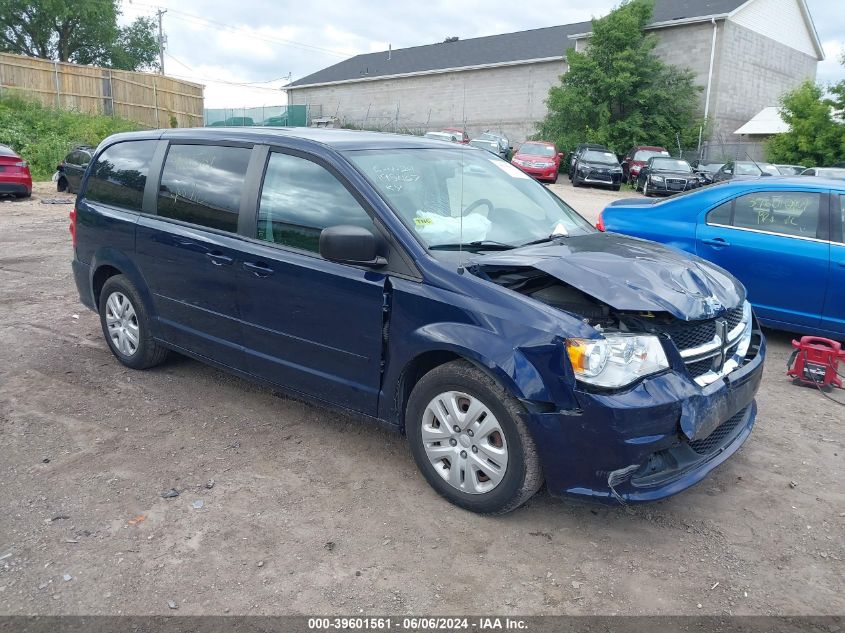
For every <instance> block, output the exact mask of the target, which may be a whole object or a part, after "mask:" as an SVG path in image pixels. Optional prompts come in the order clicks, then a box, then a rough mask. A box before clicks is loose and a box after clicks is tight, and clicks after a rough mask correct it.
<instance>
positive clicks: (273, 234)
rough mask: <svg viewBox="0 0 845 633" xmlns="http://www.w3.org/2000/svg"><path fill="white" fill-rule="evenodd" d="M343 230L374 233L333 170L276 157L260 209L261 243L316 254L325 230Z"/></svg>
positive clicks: (273, 156)
mask: <svg viewBox="0 0 845 633" xmlns="http://www.w3.org/2000/svg"><path fill="white" fill-rule="evenodd" d="M340 224H347V225H353V226H362V227H364V228H366V229H369V230H370V231H372V232H373V233H375V226H374V225H373V220H372V218H370V216H369V215H368V214H367V212H366V211H365V210H364V209H363V207H362V206H361V205H360V204H359V203H358V201H357V200H356V199H355V198H354V197H353V196H352V194H351V193H349V190H347V189H346V187H344V186H343V184H342V183H341V182H340V181H339V180H338V179H337V178H336V177H335V176H334V174H332V173H331V172H330V171H329V170H327V169H326V168H325V167H323V166H321V165H318V164H317V163H314V162H312V161H310V160H307V159H305V158H300V157H298V156H291V155H290V154H280V153H277V152H272V153H271V154H270V160H269V162H268V163H267V171H266V172H265V175H264V186H263V187H262V190H261V202H260V205H259V208H258V235H257V237H258V239H260V240H265V241H267V242H272V243H274V244H281V245H283V246H291V247H293V248H301V249H303V250H307V251H313V252H315V253H316V252H318V251H319V242H320V233H322V232H323V229H325V228H328V227H330V226H337V225H340Z"/></svg>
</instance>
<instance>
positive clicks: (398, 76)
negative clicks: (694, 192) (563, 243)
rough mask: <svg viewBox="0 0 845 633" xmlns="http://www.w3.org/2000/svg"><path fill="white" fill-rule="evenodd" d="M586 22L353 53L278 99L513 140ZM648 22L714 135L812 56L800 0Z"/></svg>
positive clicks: (668, 13) (813, 44)
mask: <svg viewBox="0 0 845 633" xmlns="http://www.w3.org/2000/svg"><path fill="white" fill-rule="evenodd" d="M590 28H591V24H590V23H589V22H581V23H577V24H568V25H564V26H553V27H548V28H542V29H533V30H530V31H520V32H517V33H506V34H503V35H493V36H489V37H479V38H473V39H467V40H458V41H452V42H443V43H438V44H430V45H426V46H415V47H411V48H404V49H397V50H392V51H384V52H379V53H370V54H366V55H357V56H355V57H352V58H351V59H348V60H345V61H343V62H340V63H338V64H335V65H334V66H330V67H328V68H325V69H323V70H320V71H318V72H316V73H313V74H311V75H309V76H307V77H304V78H302V79H299V80H297V81H295V82H293V83H292V84H290V85H289V86H288V87H287V88H286V90H287V95H288V103H290V104H306V105H310V106H319V108H320V109H321V111H322V114H323V115H324V116H337V117H338V118H340V119H343V120H345V121H350V122H353V123H357V124H359V125H369V126H372V125H382V126H385V127H388V126H390V125H391V124H392V123H394V122H397V123H398V127H418V128H425V129H432V130H433V129H439V128H441V127H446V126H454V125H458V126H460V125H461V123H462V121H464V120H465V121H466V126H467V129H468V130H469V132H470V134H475V133H478V132H480V131H483V130H485V129H493V130H497V131H498V130H501V131H504V132H506V133H507V134H508V135H509V136H510V137H511V138H512V139H513V140H515V141H521V140H523V139H525V138H526V137H527V136H529V135H531V134H533V133H534V131H535V126H536V124H537V122H538V121H540V120H542V119H543V117H544V116H545V114H546V106H545V99H546V97H547V96H548V92H549V88H550V87H551V86H553V85H556V84H557V83H558V82H559V77H560V75H562V74H563V73H565V72H566V70H567V65H566V61H565V52H566V49H567V48H569V47H571V46H575V47H577V49H578V50H581V49H583V47H584V46H585V45H586V43H587V41H588V39H589V36H590ZM648 28H649V30H651V31H652V32H654V33H655V34H656V35H657V37H658V46H657V49H656V53H657V54H658V55H659V56H660V57H661V58H662V59H664V60H665V61H666V62H668V63H672V64H675V65H677V66H680V67H683V68H689V69H690V70H692V71H693V72H694V74H695V77H696V81H697V83H698V84H699V85H700V86H701V87H702V92H701V104H700V110H701V112H702V113H704V112H705V110H706V113H707V115H708V117H709V118H710V120H711V121H712V123H713V135H714V136H718V137H720V138H722V139H725V140H733V139H732V138H731V135H732V132H733V131H734V130H736V129H737V128H739V127H740V126H741V125H742V124H743V123H745V122H746V121H748V120H749V119H750V118H751V117H753V116H754V115H755V114H756V113H757V112H759V111H760V110H761V109H762V108H764V107H766V106H773V105H777V103H778V99H779V98H780V96H781V95H782V94H783V93H784V92H786V91H787V90H790V89H792V88H794V87H796V86H797V85H799V84H800V83H801V82H802V81H804V80H805V79H814V78H815V75H816V64H817V62H818V61H819V60H821V59H823V52H822V48H821V44H820V43H819V39H818V35H817V33H816V30H815V27H814V25H813V21H812V18H811V16H810V13H809V10H808V8H807V5H806V2H805V0H656V1H655V7H654V17H653V20H652V23H651V24H650V25H649V27H648ZM643 142H647V139H644V140H643ZM625 149H626V148H617V150H618V151H624V150H625Z"/></svg>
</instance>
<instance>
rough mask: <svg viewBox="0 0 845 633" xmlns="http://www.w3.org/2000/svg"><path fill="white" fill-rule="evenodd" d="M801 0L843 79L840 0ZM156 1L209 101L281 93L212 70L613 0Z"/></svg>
mask: <svg viewBox="0 0 845 633" xmlns="http://www.w3.org/2000/svg"><path fill="white" fill-rule="evenodd" d="M667 1H672V0H667ZM807 1H808V4H809V7H810V10H811V12H812V14H813V17H814V19H815V22H816V27H817V29H818V31H819V36H820V38H821V40H822V41H823V42H824V43H825V50H826V51H827V55H828V59H827V60H826V61H825V62H823V63H822V64H820V65H819V72H818V76H819V80H824V81H838V80H840V79H843V78H845V69H843V67H842V66H841V65H840V64H839V63H838V55H837V51H838V48H839V47H841V45H842V43H843V42H842V33H845V14H843V12H842V11H841V2H842V0H807ZM147 2H151V0H132V1H131V2H130V0H124V2H123V5H122V7H123V9H124V18H123V19H124V21H129V20H131V19H133V18H135V17H137V16H138V15H152V14H154V11H155V6H154V5H152V4H148V3H147ZM157 2H158V4H159V5H160V6H162V8H166V9H167V10H168V12H167V13H166V14H165V16H164V25H165V31H166V33H167V38H168V42H167V52H168V57H167V58H166V59H165V69H166V70H167V72H168V74H171V73H174V74H178V75H180V76H185V77H190V78H193V79H194V80H195V81H198V82H200V83H204V84H205V85H206V86H207V88H206V103H207V104H208V106H209V107H224V106H225V107H234V106H239V105H253V104H254V105H271V104H274V105H280V104H282V103H284V94H283V93H281V92H280V91H279V90H278V87H279V86H281V85H283V84H284V83H286V81H284V80H279V81H276V82H269V83H262V84H256V85H255V86H253V87H246V86H233V85H231V84H225V83H215V82H216V81H219V80H221V79H225V80H226V81H230V82H234V83H247V82H268V80H272V79H279V78H283V77H286V76H287V75H288V73H290V75H291V77H292V78H293V79H297V78H300V77H304V76H305V75H309V74H311V73H313V72H315V71H317V70H320V69H321V68H325V67H326V66H330V65H331V64H335V63H337V62H339V61H341V60H343V59H345V58H346V57H350V56H352V55H355V54H358V53H369V52H374V51H380V50H386V49H387V47H388V45H392V46H393V48H394V49H396V48H404V47H408V46H419V45H422V44H431V43H434V42H440V41H443V39H444V38H445V37H447V36H458V37H460V38H462V39H466V38H470V37H479V36H483V35H494V34H497V33H507V32H510V31H519V30H525V29H532V28H539V27H545V26H552V25H557V24H568V23H572V22H580V21H585V20H589V19H591V18H592V17H596V16H599V15H603V14H605V13H607V11H609V10H610V9H611V8H613V6H614V5H616V4H618V2H617V1H614V0H596V1H594V2H591V3H583V4H582V3H577V4H575V3H560V2H558V3H553V4H551V5H548V4H531V3H522V4H520V5H519V8H518V10H515V9H514V3H513V0H464V1H462V2H454V1H452V0H429V1H428V2H424V3H393V4H389V5H387V4H384V3H373V2H371V1H370V0H346V1H345V2H321V1H319V0H318V1H316V2H311V3H307V4H302V3H301V2H296V3H294V2H292V1H290V0H241V2H240V3H235V4H233V3H232V2H231V0H205V1H204V2H203V3H202V4H201V5H199V4H197V3H193V2H185V1H184V0H157ZM562 5H564V6H562ZM200 6H201V8H200ZM195 16H199V17H195ZM175 60H178V61H175ZM179 62H181V63H182V64H184V66H183V65H181V64H180V63H179Z"/></svg>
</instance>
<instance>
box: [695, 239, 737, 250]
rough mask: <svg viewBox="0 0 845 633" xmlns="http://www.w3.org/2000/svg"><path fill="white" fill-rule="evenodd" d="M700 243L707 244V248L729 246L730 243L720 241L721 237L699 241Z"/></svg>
mask: <svg viewBox="0 0 845 633" xmlns="http://www.w3.org/2000/svg"><path fill="white" fill-rule="evenodd" d="M701 243H702V244H707V245H708V246H716V247H717V248H719V247H725V246H730V245H731V243H730V242H728V241H726V240H724V239H722V238H721V237H714V238H713V239H712V240H701Z"/></svg>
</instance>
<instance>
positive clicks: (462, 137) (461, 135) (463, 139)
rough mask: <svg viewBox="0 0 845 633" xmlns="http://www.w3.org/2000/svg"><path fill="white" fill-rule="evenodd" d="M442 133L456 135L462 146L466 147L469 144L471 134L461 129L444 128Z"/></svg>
mask: <svg viewBox="0 0 845 633" xmlns="http://www.w3.org/2000/svg"><path fill="white" fill-rule="evenodd" d="M440 131H441V132H448V133H449V134H454V135H455V136H457V137H458V143H460V144H461V145H466V144H467V143H469V134H467V133H466V131H465V130H463V129H461V128H459V127H444V128H443V129H442V130H440Z"/></svg>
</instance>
